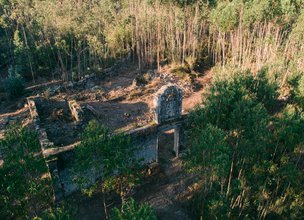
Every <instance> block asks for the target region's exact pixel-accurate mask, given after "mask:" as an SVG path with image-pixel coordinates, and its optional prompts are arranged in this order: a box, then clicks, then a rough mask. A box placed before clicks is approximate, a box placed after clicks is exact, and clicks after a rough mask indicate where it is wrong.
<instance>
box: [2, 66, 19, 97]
mask: <svg viewBox="0 0 304 220" xmlns="http://www.w3.org/2000/svg"><path fill="white" fill-rule="evenodd" d="M4 84H5V91H6V93H7V94H8V96H9V97H10V98H16V97H19V96H21V95H22V94H23V92H24V83H23V79H22V77H21V75H20V74H19V73H18V67H11V68H10V69H9V77H8V78H7V79H6V80H5V82H4Z"/></svg>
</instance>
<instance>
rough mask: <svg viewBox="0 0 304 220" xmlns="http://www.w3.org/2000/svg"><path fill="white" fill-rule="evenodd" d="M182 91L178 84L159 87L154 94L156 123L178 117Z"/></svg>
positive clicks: (180, 109)
mask: <svg viewBox="0 0 304 220" xmlns="http://www.w3.org/2000/svg"><path fill="white" fill-rule="evenodd" d="M182 98H183V93H182V90H181V89H180V88H178V86H176V85H174V84H169V85H165V86H163V87H161V89H160V90H159V91H158V92H157V93H156V94H155V96H154V100H153V101H154V121H155V122H156V123H158V124H161V123H163V122H166V121H168V120H172V119H175V118H178V117H180V115H181V113H182Z"/></svg>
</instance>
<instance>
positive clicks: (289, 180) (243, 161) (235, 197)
mask: <svg viewBox="0 0 304 220" xmlns="http://www.w3.org/2000/svg"><path fill="white" fill-rule="evenodd" d="M276 99H277V94H276V90H275V86H274V85H272V84H270V83H269V82H268V81H267V80H266V79H265V73H264V74H261V75H259V74H258V75H257V76H255V77H253V76H251V75H249V74H248V73H247V74H245V75H243V74H237V75H235V76H233V77H232V79H230V80H226V79H225V80H217V81H216V82H215V83H214V85H213V87H212V88H211V89H210V93H209V94H208V95H207V97H206V100H205V102H204V106H203V107H200V108H197V109H196V110H195V111H193V112H191V114H190V119H189V127H188V132H187V134H188V139H189V140H190V141H189V153H188V157H187V161H188V162H187V164H188V166H189V167H190V168H191V169H192V170H193V171H195V172H198V171H199V173H200V174H201V175H202V176H201V177H202V179H203V180H204V185H203V187H202V189H201V191H200V192H199V193H198V195H196V196H195V197H194V199H193V201H192V203H191V205H190V206H193V207H194V210H192V211H193V213H195V217H199V216H203V217H204V218H206V219H217V218H218V219H226V218H232V219H234V218H246V219H247V218H249V219H257V218H263V219H264V218H283V219H284V218H289V217H290V216H293V218H294V219H298V218H300V217H301V214H300V213H301V212H303V211H304V210H303V209H304V206H303V205H304V203H303V201H304V200H303V191H304V188H303V186H302V184H301V182H302V181H303V170H302V168H301V166H302V165H300V164H301V163H302V162H301V161H302V157H303V148H304V129H303V123H304V117H303V116H304V114H303V109H302V108H300V107H298V106H293V105H287V106H286V107H285V108H284V109H283V110H281V109H280V110H279V109H277V111H280V113H277V114H275V115H272V113H271V111H267V110H266V109H267V108H272V107H273V106H274V104H275V102H276Z"/></svg>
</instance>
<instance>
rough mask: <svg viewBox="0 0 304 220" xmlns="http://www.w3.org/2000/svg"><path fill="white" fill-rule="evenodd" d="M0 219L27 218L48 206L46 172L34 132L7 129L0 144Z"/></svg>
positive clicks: (21, 129) (16, 128) (48, 195)
mask: <svg viewBox="0 0 304 220" xmlns="http://www.w3.org/2000/svg"><path fill="white" fill-rule="evenodd" d="M0 151H1V152H2V154H3V157H4V164H3V166H2V167H0V176H1V181H0V201H1V203H0V210H1V211H0V218H3V219H11V218H14V219H15V218H23V219H24V218H31V217H34V216H36V215H37V214H38V213H39V212H41V211H43V210H44V209H45V208H48V207H50V206H51V204H52V187H51V180H50V177H49V174H48V169H47V166H46V164H45V161H44V158H43V157H42V155H41V153H40V146H39V142H38V139H37V135H36V133H33V132H31V131H30V130H29V129H27V128H22V127H20V126H13V127H11V128H10V129H9V130H8V131H7V132H6V134H5V139H4V140H2V141H1V142H0Z"/></svg>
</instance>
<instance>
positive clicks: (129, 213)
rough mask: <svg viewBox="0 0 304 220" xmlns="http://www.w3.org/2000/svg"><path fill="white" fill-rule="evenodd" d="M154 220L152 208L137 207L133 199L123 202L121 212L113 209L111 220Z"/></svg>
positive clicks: (145, 206) (147, 206)
mask: <svg viewBox="0 0 304 220" xmlns="http://www.w3.org/2000/svg"><path fill="white" fill-rule="evenodd" d="M127 219H130V220H131V219H137V220H156V219H157V218H156V215H155V212H154V210H153V208H152V207H151V206H149V205H147V204H143V205H138V204H137V203H136V202H135V201H134V199H131V200H129V201H127V202H125V203H124V204H123V205H122V207H121V210H119V209H117V208H114V209H113V212H112V217H111V220H127Z"/></svg>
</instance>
